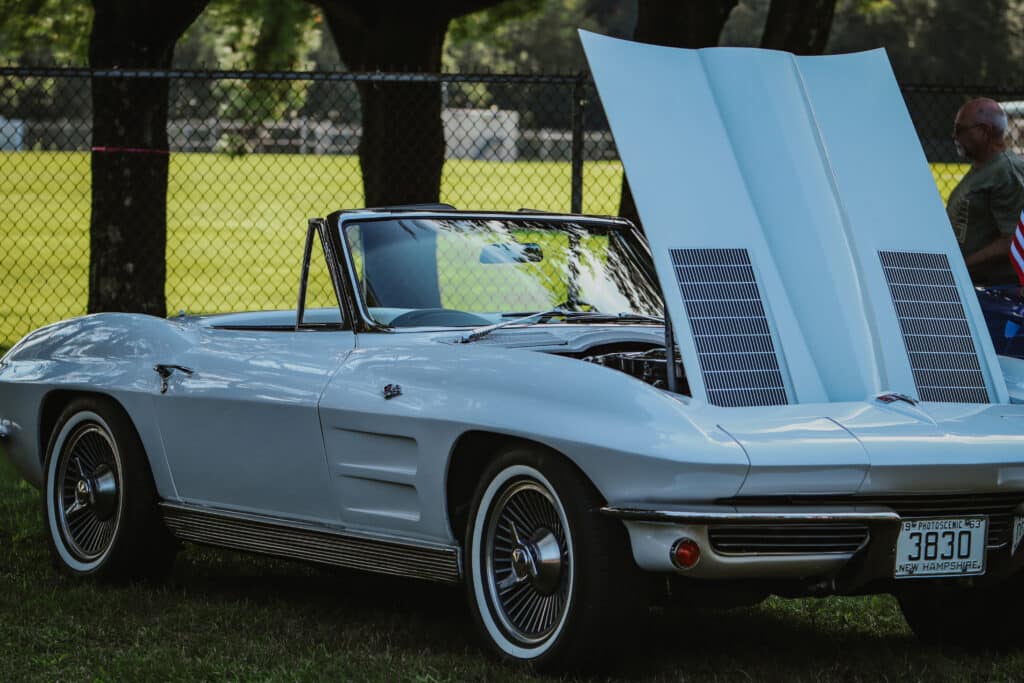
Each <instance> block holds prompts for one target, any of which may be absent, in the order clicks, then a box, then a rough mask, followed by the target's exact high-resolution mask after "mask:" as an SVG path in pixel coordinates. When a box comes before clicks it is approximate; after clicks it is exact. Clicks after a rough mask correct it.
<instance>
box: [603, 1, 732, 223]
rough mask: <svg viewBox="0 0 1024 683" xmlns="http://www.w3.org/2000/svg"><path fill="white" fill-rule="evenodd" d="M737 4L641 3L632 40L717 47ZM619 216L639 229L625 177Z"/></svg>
mask: <svg viewBox="0 0 1024 683" xmlns="http://www.w3.org/2000/svg"><path fill="white" fill-rule="evenodd" d="M737 1H738V0H640V1H639V4H638V5H637V16H636V28H635V29H634V31H633V39H634V40H637V41H639V42H641V43H651V44H653V45H664V46H666V47H685V48H691V49H698V48H702V47H712V46H715V45H718V37H719V35H721V33H722V27H723V26H725V22H726V20H727V19H728V18H729V13H730V12H732V9H733V7H735V6H736V3H737ZM619 215H620V216H622V217H624V218H628V219H629V220H631V221H633V222H634V223H636V224H637V225H638V226H639V225H640V215H639V214H638V213H637V210H636V204H635V203H634V201H633V193H632V191H631V190H630V189H629V182H628V181H627V180H626V176H625V175H623V177H622V192H621V195H620V199H619Z"/></svg>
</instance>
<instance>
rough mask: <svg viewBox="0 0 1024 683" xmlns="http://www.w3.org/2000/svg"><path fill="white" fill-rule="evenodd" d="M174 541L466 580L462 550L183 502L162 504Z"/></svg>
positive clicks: (444, 579) (398, 573)
mask: <svg viewBox="0 0 1024 683" xmlns="http://www.w3.org/2000/svg"><path fill="white" fill-rule="evenodd" d="M160 508H161V512H162V513H163V518H164V523H165V524H167V527H168V528H169V529H170V530H171V533H172V534H174V536H175V537H177V538H179V539H181V540H183V541H193V542H196V543H205V544H208V545H214V546H220V547H223V548H232V549H235V550H244V551H247V552H252V553H259V554H262V555H272V556H275V557H283V558H290V559H295V560H305V561H308V562H318V563H323V564H331V565H335V566H338V567H348V568H351V569H361V570H364V571H371V572H376V573H379V574H390V575H392V576H406V577H411V578H416V579H426V580H429V581H440V582H444V583H459V582H460V581H461V580H462V571H461V567H462V562H461V559H462V558H461V556H460V550H459V548H458V547H456V546H448V545H443V544H439V543H430V542H426V541H424V542H414V541H408V540H402V541H399V540H395V539H391V538H384V537H381V536H376V535H374V534H368V533H361V532H356V531H339V530H337V529H332V528H328V527H324V526H321V525H317V524H310V523H305V522H296V521H292V520H284V519H280V518H276V517H269V516H263V515H255V514H249V513H243V512H235V511H228V510H217V509H211V508H205V507H200V506H194V505H182V504H179V503H161V504H160Z"/></svg>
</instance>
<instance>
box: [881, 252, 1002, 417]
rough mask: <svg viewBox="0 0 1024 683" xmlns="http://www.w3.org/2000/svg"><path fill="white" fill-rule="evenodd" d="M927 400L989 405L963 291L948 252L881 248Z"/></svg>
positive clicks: (922, 394)
mask: <svg viewBox="0 0 1024 683" xmlns="http://www.w3.org/2000/svg"><path fill="white" fill-rule="evenodd" d="M878 255H879V256H880V257H881V259H882V269H883V270H884V271H885V279H886V281H887V282H888V283H889V292H890V293H891V294H892V302H893V306H895V308H896V315H897V316H898V317H899V321H900V329H901V330H902V332H903V343H904V345H905V346H906V348H907V356H908V358H909V359H910V368H911V370H912V371H913V373H914V383H915V384H916V385H917V393H918V395H919V396H920V398H921V400H922V401H934V402H939V403H989V400H990V399H989V395H988V389H987V388H986V386H985V376H984V375H983V374H982V372H981V364H980V363H979V361H978V352H977V349H976V348H975V347H974V338H973V337H972V336H971V328H970V325H968V324H967V317H966V315H965V313H964V307H963V302H962V301H961V299H960V291H959V290H958V289H957V286H956V281H955V280H954V278H953V271H952V270H950V268H949V260H948V259H947V258H946V255H945V254H929V253H919V252H911V251H880V252H878Z"/></svg>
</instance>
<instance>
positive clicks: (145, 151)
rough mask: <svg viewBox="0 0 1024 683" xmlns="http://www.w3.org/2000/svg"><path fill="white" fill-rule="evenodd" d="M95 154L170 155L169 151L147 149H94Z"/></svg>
mask: <svg viewBox="0 0 1024 683" xmlns="http://www.w3.org/2000/svg"><path fill="white" fill-rule="evenodd" d="M92 151H94V152H121V153H126V154H170V153H171V152H170V150H167V149H147V148H145V147H93V148H92Z"/></svg>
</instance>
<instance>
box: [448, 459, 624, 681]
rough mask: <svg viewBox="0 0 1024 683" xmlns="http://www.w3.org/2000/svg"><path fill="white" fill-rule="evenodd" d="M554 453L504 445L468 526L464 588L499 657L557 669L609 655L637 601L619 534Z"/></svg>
mask: <svg viewBox="0 0 1024 683" xmlns="http://www.w3.org/2000/svg"><path fill="white" fill-rule="evenodd" d="M601 504H602V500H601V498H600V496H599V495H598V493H597V491H596V490H595V489H594V488H593V486H592V485H591V484H590V483H589V482H587V481H586V480H585V479H584V478H583V477H582V475H581V474H579V472H578V471H576V470H575V468H574V467H573V466H572V464H571V463H569V462H568V461H566V460H564V459H563V458H562V457H561V456H559V455H558V454H555V453H551V452H547V451H542V450H533V449H528V448H512V449H508V450H506V451H504V452H503V453H501V454H499V455H498V457H496V458H495V460H494V461H493V462H492V463H491V465H490V466H489V467H488V469H487V471H486V473H485V475H484V476H483V478H482V480H481V482H480V484H479V486H478V487H477V491H476V494H475V496H474V499H473V503H472V506H471V512H470V516H469V522H468V525H467V529H466V541H465V548H466V555H465V566H466V587H467V594H468V598H469V603H470V606H471V608H472V612H473V616H474V619H475V621H476V623H477V625H478V627H479V630H480V632H481V635H482V636H483V638H484V640H485V641H486V642H487V643H488V645H489V646H490V647H491V649H492V650H493V651H494V652H496V654H498V655H499V657H501V658H502V659H506V660H510V661H516V662H523V663H526V664H529V665H531V666H532V667H533V668H535V669H537V670H543V671H563V670H571V669H577V668H581V667H585V666H588V665H592V664H594V663H596V662H598V661H602V660H604V659H606V658H607V655H608V654H609V652H610V650H609V648H608V647H606V646H605V642H606V640H607V639H608V636H609V635H611V634H616V635H621V633H622V631H623V629H624V628H628V624H623V623H622V620H623V619H628V618H629V613H630V612H633V611H635V610H632V609H630V608H631V607H637V606H638V605H639V602H640V601H639V598H638V596H637V592H636V590H635V585H636V584H635V582H634V581H633V580H632V579H633V577H634V575H635V573H636V571H635V566H633V564H632V555H631V553H629V545H628V539H627V538H626V534H625V532H624V530H623V529H622V528H621V525H619V524H618V523H617V522H615V521H614V520H609V519H606V518H603V517H602V516H601V515H600V512H599V509H600V506H601Z"/></svg>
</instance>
